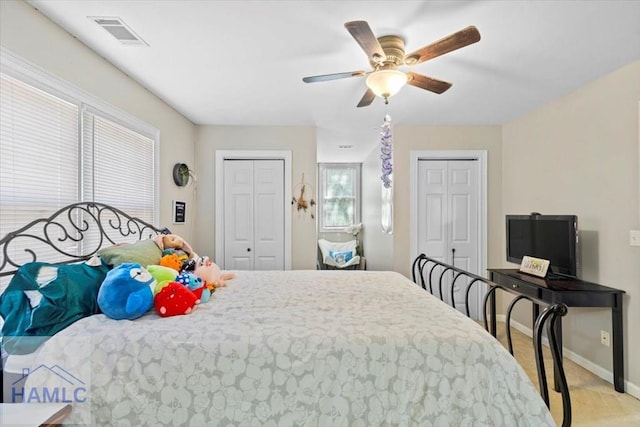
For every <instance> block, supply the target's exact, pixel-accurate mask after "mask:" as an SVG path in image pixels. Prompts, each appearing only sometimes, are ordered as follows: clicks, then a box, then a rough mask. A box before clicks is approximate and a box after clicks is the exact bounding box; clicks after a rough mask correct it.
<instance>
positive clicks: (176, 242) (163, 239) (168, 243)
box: [153, 234, 198, 259]
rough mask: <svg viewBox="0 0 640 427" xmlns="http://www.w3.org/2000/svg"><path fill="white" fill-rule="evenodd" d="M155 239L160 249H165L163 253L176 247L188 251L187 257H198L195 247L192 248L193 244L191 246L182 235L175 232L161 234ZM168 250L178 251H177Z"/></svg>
mask: <svg viewBox="0 0 640 427" xmlns="http://www.w3.org/2000/svg"><path fill="white" fill-rule="evenodd" d="M153 240H154V241H155V242H156V244H157V245H158V247H159V248H160V250H161V251H163V253H164V251H165V250H168V249H174V250H180V251H183V252H184V253H186V255H187V258H189V259H192V258H196V257H197V256H198V254H196V253H195V252H194V251H193V249H191V246H189V244H188V243H187V242H185V240H184V239H183V238H182V237H180V236H177V235H175V234H160V235H158V236H156V237H155V238H154V239H153ZM168 252H169V253H176V252H175V251H168Z"/></svg>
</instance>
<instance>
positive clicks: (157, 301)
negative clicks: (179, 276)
mask: <svg viewBox="0 0 640 427" xmlns="http://www.w3.org/2000/svg"><path fill="white" fill-rule="evenodd" d="M199 302H200V300H199V299H198V297H196V295H195V294H194V293H193V292H192V291H191V290H189V288H187V287H186V286H184V285H182V284H180V283H178V282H171V283H169V284H168V285H167V286H165V287H164V288H162V290H161V291H160V292H158V294H156V296H155V298H154V299H153V306H154V307H155V309H156V312H157V313H158V314H159V315H160V316H162V317H169V316H179V315H181V314H189V313H191V312H192V311H193V308H194V307H195V306H196V304H198V303H199Z"/></svg>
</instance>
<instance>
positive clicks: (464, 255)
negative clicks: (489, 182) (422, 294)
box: [417, 160, 479, 318]
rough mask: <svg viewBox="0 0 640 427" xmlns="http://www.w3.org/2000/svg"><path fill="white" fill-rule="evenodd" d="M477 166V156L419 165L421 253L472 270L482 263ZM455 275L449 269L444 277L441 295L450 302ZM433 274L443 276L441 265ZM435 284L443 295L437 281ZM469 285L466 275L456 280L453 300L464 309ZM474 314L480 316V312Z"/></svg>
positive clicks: (419, 248)
mask: <svg viewBox="0 0 640 427" xmlns="http://www.w3.org/2000/svg"><path fill="white" fill-rule="evenodd" d="M477 168H478V162H477V161H475V160H421V161H420V162H419V166H418V224H417V225H418V253H424V254H426V255H427V256H429V257H431V258H435V259H438V260H440V261H442V262H444V263H447V264H451V265H454V266H456V267H458V268H461V269H464V270H467V271H470V272H473V273H477V269H478V265H479V260H478V258H479V254H478V238H479V230H478V209H479V204H478V195H479V183H478V182H477V179H476V177H477ZM453 276H454V273H450V272H447V273H446V274H445V277H444V278H443V294H444V295H443V296H442V298H443V299H444V300H445V301H447V302H449V301H450V299H451V297H450V292H449V289H450V283H451V280H452V279H453ZM433 277H434V278H435V279H437V278H439V277H440V271H439V270H438V269H436V270H435V271H434V275H433ZM433 285H434V289H433V292H434V294H435V295H436V296H440V295H439V289H438V281H437V280H434V282H433ZM466 286H467V281H466V279H463V278H460V279H458V280H457V281H456V287H455V289H456V292H455V293H454V300H455V305H456V308H458V309H459V310H461V311H463V310H464V298H465V293H464V290H465V289H466ZM475 292H476V291H475V290H474V291H473V294H474V293H475ZM473 294H472V295H471V301H473V300H474V295H473ZM472 316H473V317H474V318H477V313H472Z"/></svg>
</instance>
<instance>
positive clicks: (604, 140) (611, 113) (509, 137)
mask: <svg viewBox="0 0 640 427" xmlns="http://www.w3.org/2000/svg"><path fill="white" fill-rule="evenodd" d="M639 100H640V61H637V62H635V63H633V64H631V65H628V66H626V67H624V68H622V69H620V70H618V71H615V72H613V73H611V74H609V75H607V76H605V77H603V78H601V79H599V80H597V81H595V82H593V83H591V84H588V85H586V86H584V87H583V88H581V89H579V90H577V91H575V92H573V93H571V94H569V95H567V96H565V97H563V98H560V99H558V100H556V101H554V102H552V103H551V104H549V105H547V106H545V107H543V108H540V109H538V110H536V111H534V112H532V113H530V114H527V115H526V116H523V117H521V118H519V119H517V120H514V121H513V122H511V123H509V124H507V125H505V126H504V127H503V159H502V164H503V177H502V182H503V185H502V203H503V213H525V214H526V213H529V212H532V211H536V212H541V213H543V214H576V215H578V228H579V230H580V232H579V238H580V256H581V262H582V268H581V273H580V277H581V278H582V279H584V280H589V281H593V282H597V283H600V284H603V285H607V286H611V287H615V288H618V289H622V290H624V291H625V292H626V295H625V297H624V330H625V332H624V339H625V352H624V354H625V371H626V379H627V381H629V382H631V383H632V384H633V386H632V388H633V390H635V395H636V396H638V395H640V363H637V360H635V359H636V355H637V354H638V353H640V335H639V334H638V331H639V330H640V329H639V328H640V326H639V325H640V247H631V246H630V245H629V230H631V229H639V228H640V212H639V211H638V206H639V203H640V200H639V198H640V182H639V179H638V176H639V165H638V148H639V134H638V132H639V131H638V128H639V123H638V114H639V113H638V107H639V104H638V101H639ZM525 189H526V191H524V190H525ZM500 231H501V233H500V236H502V237H501V238H499V241H500V244H501V245H504V243H503V242H504V231H503V230H500ZM490 235H492V234H490ZM511 267H515V266H514V265H513V264H512V265H511ZM527 314H528V312H527ZM516 319H517V320H518V321H520V322H522V323H523V324H525V325H527V326H530V323H531V322H530V317H529V316H527V315H525V314H524V313H517V317H516ZM563 326H564V334H563V335H564V345H565V347H566V348H568V349H569V350H571V351H573V352H575V353H577V354H578V355H579V356H580V357H583V358H585V359H587V360H588V361H589V362H591V363H594V364H596V365H598V366H600V367H603V368H605V369H606V370H608V371H611V370H612V362H611V349H610V348H606V347H604V346H602V345H601V344H600V330H605V331H609V332H611V315H610V311H609V310H607V309H578V308H572V309H570V310H569V315H568V316H567V317H566V318H565V320H564V321H563Z"/></svg>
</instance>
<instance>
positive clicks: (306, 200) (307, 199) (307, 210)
mask: <svg viewBox="0 0 640 427" xmlns="http://www.w3.org/2000/svg"><path fill="white" fill-rule="evenodd" d="M291 205H292V206H293V207H294V208H295V210H296V211H297V212H298V218H305V216H306V215H307V214H308V215H309V216H310V217H311V219H315V218H316V215H315V207H316V201H315V200H314V199H313V187H311V184H309V183H307V182H304V173H303V174H302V179H301V180H300V183H299V184H298V185H296V187H295V188H294V189H293V197H292V198H291Z"/></svg>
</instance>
